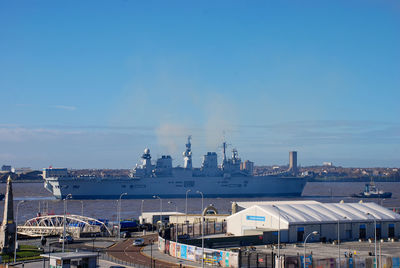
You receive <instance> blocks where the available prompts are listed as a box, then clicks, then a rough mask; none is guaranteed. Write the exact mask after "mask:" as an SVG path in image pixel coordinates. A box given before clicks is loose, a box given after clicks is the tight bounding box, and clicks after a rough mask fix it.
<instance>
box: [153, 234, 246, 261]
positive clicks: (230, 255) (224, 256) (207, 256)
mask: <svg viewBox="0 0 400 268" xmlns="http://www.w3.org/2000/svg"><path fill="white" fill-rule="evenodd" d="M158 250H159V251H161V252H163V253H165V254H168V255H170V256H172V257H175V258H178V259H183V260H188V261H193V262H197V263H202V259H203V258H204V263H206V264H207V265H214V266H219V267H234V268H238V267H239V266H238V257H239V254H238V253H236V252H230V251H223V250H215V249H209V248H204V249H203V248H201V247H196V246H191V245H186V244H182V243H176V242H173V241H169V240H166V239H164V238H162V237H158ZM203 250H204V255H203Z"/></svg>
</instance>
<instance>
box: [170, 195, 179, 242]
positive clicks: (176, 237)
mask: <svg viewBox="0 0 400 268" xmlns="http://www.w3.org/2000/svg"><path fill="white" fill-rule="evenodd" d="M168 204H170V205H174V206H175V212H178V206H177V205H176V204H175V203H174V202H172V201H168ZM177 214H178V213H177ZM175 241H176V243H178V221H176V223H175Z"/></svg>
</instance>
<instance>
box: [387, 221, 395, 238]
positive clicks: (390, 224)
mask: <svg viewBox="0 0 400 268" xmlns="http://www.w3.org/2000/svg"><path fill="white" fill-rule="evenodd" d="M388 237H390V238H392V237H394V224H393V223H389V228H388Z"/></svg>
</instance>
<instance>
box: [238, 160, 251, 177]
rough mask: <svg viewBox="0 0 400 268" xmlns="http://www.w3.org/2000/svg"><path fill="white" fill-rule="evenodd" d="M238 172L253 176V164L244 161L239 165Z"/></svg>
mask: <svg viewBox="0 0 400 268" xmlns="http://www.w3.org/2000/svg"><path fill="white" fill-rule="evenodd" d="M240 170H246V171H247V172H249V174H253V170H254V162H251V161H249V160H246V161H244V162H242V163H240Z"/></svg>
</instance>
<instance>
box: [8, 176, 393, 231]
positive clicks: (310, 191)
mask: <svg viewBox="0 0 400 268" xmlns="http://www.w3.org/2000/svg"><path fill="white" fill-rule="evenodd" d="M364 184H365V183H364V182H334V183H332V182H312V183H307V185H306V187H305V188H304V191H303V196H302V197H300V198H290V200H298V199H303V200H304V199H306V200H316V201H319V202H339V201H340V200H344V201H345V202H349V203H350V202H358V201H359V200H361V199H359V198H351V197H349V196H350V195H351V194H353V193H358V192H361V191H362V190H363V189H364ZM376 185H377V187H378V188H379V189H382V190H384V191H390V192H392V193H393V197H392V198H390V199H363V202H376V203H378V204H383V205H384V206H386V207H400V183H398V182H379V183H376ZM5 186H6V184H4V183H2V184H0V192H2V193H4V192H5ZM13 193H14V217H16V215H15V213H16V209H15V208H16V206H17V203H18V202H19V201H20V200H26V202H25V203H22V204H21V205H20V206H19V213H18V222H19V223H20V224H21V223H22V221H25V220H27V219H30V218H33V217H35V216H36V213H37V212H38V211H39V210H41V211H43V210H45V211H46V210H47V208H48V212H49V213H55V214H63V208H64V206H63V201H62V200H56V199H55V198H54V197H53V196H52V195H51V194H50V193H49V192H47V191H46V190H45V189H44V188H43V183H13ZM188 197H189V198H188V213H189V214H190V213H200V211H201V198H200V196H199V195H198V194H192V193H189V196H188ZM287 199H289V198H265V197H264V198H205V199H204V205H205V206H206V205H209V204H213V205H214V206H215V207H216V208H217V209H218V211H219V213H221V214H224V213H225V214H226V213H230V210H231V201H259V200H287ZM168 201H173V202H174V203H175V204H177V206H178V211H179V212H183V213H184V212H185V199H163V211H175V206H172V205H169V204H168ZM82 204H83V215H84V216H88V217H93V218H96V219H108V220H110V221H116V219H117V200H68V201H67V213H70V214H78V215H80V214H81V212H82ZM141 204H142V201H141V200H140V199H122V209H121V218H122V219H130V218H135V219H137V218H138V216H139V215H140V212H141ZM3 209H4V201H1V202H0V212H1V214H0V219H2V217H3ZM143 211H144V212H148V211H160V201H159V200H158V199H146V200H145V201H144V202H143Z"/></svg>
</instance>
